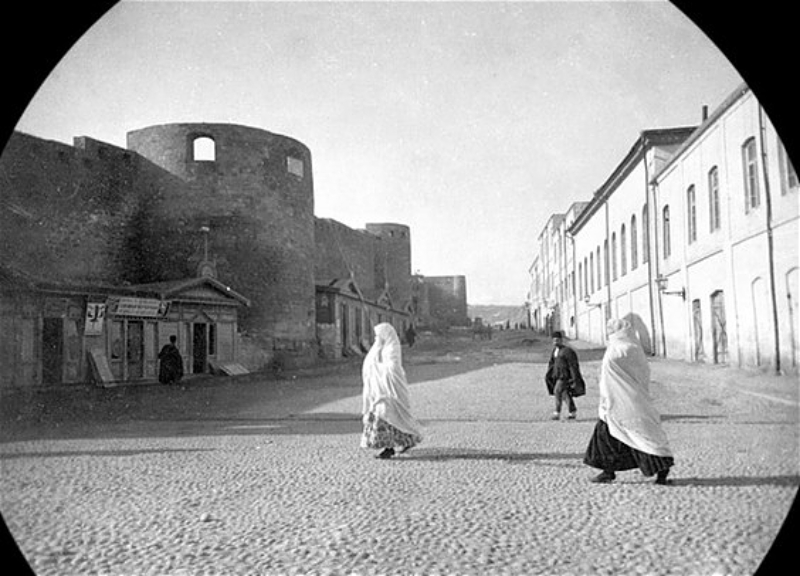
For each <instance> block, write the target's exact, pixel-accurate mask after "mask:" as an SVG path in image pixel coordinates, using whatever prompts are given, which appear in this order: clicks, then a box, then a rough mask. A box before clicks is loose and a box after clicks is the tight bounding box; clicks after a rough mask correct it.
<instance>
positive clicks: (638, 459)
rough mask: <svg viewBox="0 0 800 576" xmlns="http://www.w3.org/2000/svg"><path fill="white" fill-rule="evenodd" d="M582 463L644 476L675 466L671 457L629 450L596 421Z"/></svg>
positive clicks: (603, 423) (605, 425)
mask: <svg viewBox="0 0 800 576" xmlns="http://www.w3.org/2000/svg"><path fill="white" fill-rule="evenodd" d="M583 463H584V464H587V465H589V466H591V467H593V468H600V469H601V470H609V471H620V470H633V469H634V468H638V469H639V470H641V471H642V474H644V475H645V476H653V475H654V474H656V473H658V472H660V471H662V470H668V469H669V468H670V467H671V466H672V465H673V464H675V460H674V459H673V458H672V456H655V455H653V454H647V453H645V452H641V451H639V450H637V449H636V448H631V447H630V446H628V445H627V444H625V443H624V442H620V441H619V440H617V439H616V438H614V437H613V436H612V435H611V432H609V430H608V424H606V423H605V422H603V421H602V420H598V421H597V424H596V425H595V427H594V434H592V439H591V440H590V441H589V446H588V447H587V448H586V454H585V455H584V457H583Z"/></svg>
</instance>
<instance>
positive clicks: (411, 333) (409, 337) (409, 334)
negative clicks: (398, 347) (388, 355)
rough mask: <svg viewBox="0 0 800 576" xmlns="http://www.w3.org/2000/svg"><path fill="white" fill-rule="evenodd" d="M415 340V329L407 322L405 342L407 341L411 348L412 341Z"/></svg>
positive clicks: (412, 345)
mask: <svg viewBox="0 0 800 576" xmlns="http://www.w3.org/2000/svg"><path fill="white" fill-rule="evenodd" d="M416 341H417V331H416V330H414V325H413V324H409V325H408V328H406V342H408V347H409V348H413V347H414V342H416Z"/></svg>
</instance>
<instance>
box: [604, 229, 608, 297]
mask: <svg viewBox="0 0 800 576" xmlns="http://www.w3.org/2000/svg"><path fill="white" fill-rule="evenodd" d="M603 278H605V279H606V286H608V282H609V273H608V238H606V239H605V240H604V241H603Z"/></svg>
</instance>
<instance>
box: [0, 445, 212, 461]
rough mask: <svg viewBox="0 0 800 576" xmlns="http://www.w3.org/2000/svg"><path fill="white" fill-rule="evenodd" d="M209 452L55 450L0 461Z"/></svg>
mask: <svg viewBox="0 0 800 576" xmlns="http://www.w3.org/2000/svg"><path fill="white" fill-rule="evenodd" d="M211 450H212V449H211V448H179V449H172V448H168V449H160V450H56V451H53V452H9V453H6V454H0V460H14V459H17V458H73V457H76V456H103V457H112V458H116V457H118V456H141V455H143V454H170V453H175V452H210V451H211Z"/></svg>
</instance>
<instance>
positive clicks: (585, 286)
mask: <svg viewBox="0 0 800 576" xmlns="http://www.w3.org/2000/svg"><path fill="white" fill-rule="evenodd" d="M583 293H584V294H586V295H587V296H588V295H589V259H588V258H584V259H583Z"/></svg>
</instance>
